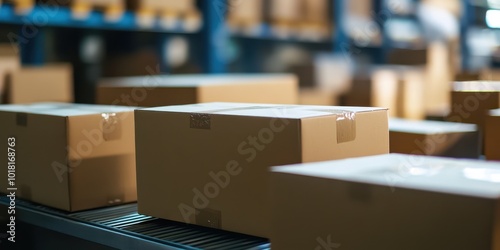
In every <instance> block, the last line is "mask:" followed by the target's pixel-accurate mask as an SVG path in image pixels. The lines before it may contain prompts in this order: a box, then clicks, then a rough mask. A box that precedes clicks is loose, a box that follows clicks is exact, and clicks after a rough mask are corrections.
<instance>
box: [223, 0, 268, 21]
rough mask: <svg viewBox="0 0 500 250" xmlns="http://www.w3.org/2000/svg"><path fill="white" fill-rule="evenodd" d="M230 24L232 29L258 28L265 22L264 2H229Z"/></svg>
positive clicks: (261, 0)
mask: <svg viewBox="0 0 500 250" xmlns="http://www.w3.org/2000/svg"><path fill="white" fill-rule="evenodd" d="M227 3H228V4H229V5H228V6H227V8H228V10H227V12H228V20H227V21H228V24H229V25H230V26H232V27H235V26H236V27H238V26H247V27H251V26H256V25H260V24H261V23H262V21H263V13H264V3H263V0H252V1H229V2H227Z"/></svg>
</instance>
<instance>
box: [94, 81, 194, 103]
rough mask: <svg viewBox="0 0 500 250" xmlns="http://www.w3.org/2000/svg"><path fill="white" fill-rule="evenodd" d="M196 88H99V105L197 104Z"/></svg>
mask: <svg viewBox="0 0 500 250" xmlns="http://www.w3.org/2000/svg"><path fill="white" fill-rule="evenodd" d="M196 98H197V97H196V88H163V87H156V88H144V87H135V88H134V87H132V88H131V87H105V86H101V87H98V88H97V103H98V104H106V105H120V106H139V107H158V106H168V105H177V104H192V103H197V99H196Z"/></svg>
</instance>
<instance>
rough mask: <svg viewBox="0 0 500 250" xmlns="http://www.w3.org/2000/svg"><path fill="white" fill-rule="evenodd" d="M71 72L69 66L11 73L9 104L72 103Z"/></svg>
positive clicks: (24, 69) (54, 66) (44, 67)
mask: <svg viewBox="0 0 500 250" xmlns="http://www.w3.org/2000/svg"><path fill="white" fill-rule="evenodd" d="M72 74H73V72H72V68H71V66H69V65H53V66H43V67H37V68H35V67H31V68H22V69H20V70H18V71H14V72H12V73H11V77H10V79H11V81H10V93H9V100H10V102H11V103H32V102H72V101H73V75H72Z"/></svg>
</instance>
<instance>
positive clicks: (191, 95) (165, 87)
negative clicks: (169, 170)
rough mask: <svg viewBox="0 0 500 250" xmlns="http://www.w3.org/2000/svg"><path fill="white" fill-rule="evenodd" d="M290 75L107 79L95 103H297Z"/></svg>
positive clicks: (292, 79)
mask: <svg viewBox="0 0 500 250" xmlns="http://www.w3.org/2000/svg"><path fill="white" fill-rule="evenodd" d="M297 99H298V80H297V78H296V77H295V76H293V75H290V74H255V75H251V74H249V75H244V74H225V75H178V76H144V77H127V78H110V79H107V80H103V81H102V82H101V84H100V85H99V86H98V88H97V102H98V103H99V104H111V105H132V106H144V107H154V106H166V105H175V104H192V103H201V102H251V103H273V104H275V103H276V104H297V102H298V100H297Z"/></svg>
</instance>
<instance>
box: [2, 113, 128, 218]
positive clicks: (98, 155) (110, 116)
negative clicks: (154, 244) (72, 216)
mask: <svg viewBox="0 0 500 250" xmlns="http://www.w3.org/2000/svg"><path fill="white" fill-rule="evenodd" d="M0 120H2V122H1V123H0V136H1V137H2V138H13V140H12V141H15V146H12V148H13V149H14V150H15V151H12V152H15V157H14V160H13V162H15V187H17V192H16V196H17V197H19V198H22V199H26V200H29V201H32V202H36V203H40V204H43V205H46V206H50V207H54V208H57V209H62V210H66V211H79V210H86V209H92V208H98V207H103V206H109V205H116V204H122V203H127V202H133V201H135V200H136V199H137V191H136V180H135V178H136V175H135V149H134V144H135V143H134V142H135V141H134V113H133V108H129V107H115V106H101V105H83V104H80V105H79V104H61V103H38V104H31V105H0ZM2 148H3V149H2V150H4V151H5V152H7V151H8V150H7V143H5V145H4V146H2ZM0 159H1V160H2V161H3V162H7V159H8V158H7V154H3V155H2V156H0ZM10 186H12V185H9V183H8V182H7V178H5V179H3V180H1V181H0V188H1V189H2V190H3V191H6V190H7V188H8V187H10Z"/></svg>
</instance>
